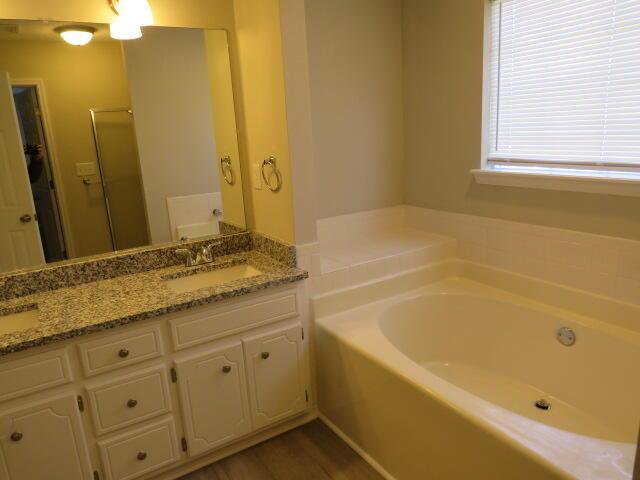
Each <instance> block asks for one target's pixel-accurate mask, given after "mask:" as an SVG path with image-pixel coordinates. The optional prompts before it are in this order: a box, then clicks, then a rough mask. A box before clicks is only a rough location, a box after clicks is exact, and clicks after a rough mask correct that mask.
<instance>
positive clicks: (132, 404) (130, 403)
mask: <svg viewBox="0 0 640 480" xmlns="http://www.w3.org/2000/svg"><path fill="white" fill-rule="evenodd" d="M137 406H138V400H135V399H133V398H132V399H131V400H129V401H128V402H127V407H129V408H136V407H137Z"/></svg>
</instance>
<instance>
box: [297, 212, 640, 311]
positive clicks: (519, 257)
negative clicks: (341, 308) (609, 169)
mask: <svg viewBox="0 0 640 480" xmlns="http://www.w3.org/2000/svg"><path fill="white" fill-rule="evenodd" d="M639 221H640V219H639ZM416 231H419V232H423V233H428V234H435V235H439V236H440V238H448V239H449V240H452V241H454V243H453V244H452V243H448V244H447V243H445V245H447V247H446V248H445V250H444V251H441V252H440V253H438V252H437V249H436V250H435V251H432V253H431V254H429V253H423V254H417V253H413V254H412V253H410V250H409V247H408V245H409V242H410V240H408V239H409V238H410V236H411V235H412V232H416ZM393 232H395V237H396V240H397V241H396V242H395V245H396V246H397V248H398V249H400V248H401V245H402V240H398V238H401V237H402V235H401V233H402V232H405V233H407V234H408V236H407V237H406V238H405V241H406V243H405V245H407V249H405V251H404V252H400V253H397V254H396V255H399V256H397V258H396V259H395V260H399V259H401V261H400V262H398V261H395V260H394V259H393V257H394V256H393V255H387V256H384V255H379V256H378V258H375V252H374V251H372V253H371V256H372V259H370V264H369V266H370V268H368V267H367V268H365V267H362V266H360V267H356V268H354V266H356V265H357V264H355V263H351V264H349V262H344V261H342V263H341V262H340V260H341V258H339V257H338V256H336V255H335V253H344V252H339V249H336V248H335V246H336V245H338V246H339V245H345V244H348V241H349V239H352V238H362V239H364V240H363V241H364V242H369V243H371V244H374V243H376V242H377V243H378V244H379V245H382V246H381V247H380V250H379V251H382V252H384V248H385V247H384V245H385V242H386V245H387V247H386V248H394V247H393V245H394V242H393V241H392V240H391V239H392V238H393V235H391V233H393ZM318 239H319V242H318V243H315V244H309V245H301V246H298V257H299V265H300V267H301V268H304V269H305V270H308V271H309V272H310V275H311V277H312V282H313V283H314V285H313V293H314V294H316V295H317V294H321V293H326V292H327V291H331V290H336V289H339V288H345V287H348V286H351V285H355V284H358V283H363V282H365V281H370V280H373V279H375V278H380V277H382V276H384V275H389V274H391V273H394V271H399V270H406V269H408V268H411V267H418V266H420V265H425V264H427V263H432V262H433V261H436V260H438V259H441V258H446V256H452V257H453V256H458V257H460V258H463V259H465V260H470V261H473V262H476V263H480V264H486V265H490V266H494V267H498V268H501V269H504V270H508V271H513V272H516V273H520V274H523V275H527V276H531V277H534V278H540V279H543V280H547V281H551V282H554V283H558V284H560V285H565V286H569V287H572V288H576V289H579V290H585V291H588V292H591V293H596V294H599V295H603V296H606V297H610V298H614V299H616V300H619V301H623V302H627V303H633V304H640V242H639V241H634V240H629V239H624V238H617V237H607V236H602V235H595V234H589V233H584V232H577V231H572V230H563V229H558V228H550V227H543V226H539V225H533V224H527V223H518V222H511V221H505V220H499V219H494V218H488V217H478V216H474V215H464V214H457V213H451V212H445V211H439V210H430V209H425V208H419V207H413V206H407V205H404V206H398V207H392V208H386V209H381V210H373V211H369V212H362V213H357V214H352V215H345V216H341V217H334V218H329V219H323V220H319V221H318ZM352 244H353V242H352ZM356 247H357V246H356V245H354V247H353V248H354V251H356V252H357V249H356ZM365 248H366V247H365ZM332 250H333V251H332ZM427 251H428V250H427ZM371 262H372V263H371Z"/></svg>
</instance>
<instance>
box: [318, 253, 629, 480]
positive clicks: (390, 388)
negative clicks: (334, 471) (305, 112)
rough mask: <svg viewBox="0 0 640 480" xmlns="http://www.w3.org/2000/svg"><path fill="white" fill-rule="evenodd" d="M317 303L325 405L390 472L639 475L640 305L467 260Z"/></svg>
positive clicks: (422, 475)
mask: <svg viewBox="0 0 640 480" xmlns="http://www.w3.org/2000/svg"><path fill="white" fill-rule="evenodd" d="M492 285H493V286H492ZM495 286H501V287H502V288H500V289H498V288H495ZM523 294H526V295H523ZM540 300H545V301H544V302H541V301H540ZM314 306H315V310H316V312H315V313H316V325H317V330H316V340H317V342H316V350H317V357H318V368H317V371H318V391H319V406H320V411H321V412H322V415H323V416H324V418H325V420H326V421H327V422H328V423H329V424H330V425H331V426H332V427H333V428H335V429H336V430H337V431H338V432H339V433H340V434H341V435H343V436H344V437H345V438H346V439H347V440H348V441H349V442H350V443H352V445H353V446H354V447H356V448H357V449H358V450H360V451H361V453H363V454H364V455H365V457H367V458H368V459H369V460H371V461H372V463H374V464H375V465H376V466H377V467H378V468H379V469H380V470H381V471H382V472H383V473H384V474H385V475H387V476H388V477H389V478H396V479H398V480H404V479H427V478H429V479H430V478H433V479H438V480H439V479H449V478H451V479H458V478H460V479H474V480H475V479H483V478H486V479H503V478H504V479H518V480H520V479H526V478H531V479H545V478H580V479H607V480H614V479H629V478H631V474H632V470H633V459H634V456H635V451H636V440H637V435H638V428H639V423H640V333H639V332H638V329H639V328H640V308H638V307H634V306H632V305H627V304H622V303H618V302H612V301H609V300H606V299H603V298H599V297H594V296H591V295H588V294H584V293H580V292H577V291H573V290H568V289H563V288H561V287H559V286H555V285H552V284H546V283H541V282H537V281H534V280H532V279H528V278H526V277H521V276H518V275H512V274H508V273H506V272H501V271H499V270H494V269H491V268H487V267H481V266H478V265H474V264H469V263H465V262H461V261H450V262H446V263H443V264H441V265H438V266H436V267H432V268H429V269H423V270H417V271H414V272H412V273H410V274H406V275H403V276H399V277H396V278H393V279H388V280H386V281H382V282H378V283H376V284H370V285H368V286H364V287H360V288H356V289H351V290H349V291H343V292H339V293H337V294H333V295H327V296H324V297H320V298H318V299H315V300H314ZM569 306H571V310H569V309H568V308H567V307H569ZM588 312H593V313H594V314H596V315H595V316H598V317H600V318H593V317H590V316H587V315H585V313H588ZM603 316H605V318H603ZM604 320H606V321H604ZM561 327H569V328H571V329H572V330H573V331H574V332H575V334H576V342H575V344H574V345H572V346H565V345H563V344H561V343H560V342H559V341H558V339H557V338H556V332H557V331H558V329H559V328H561ZM537 400H545V401H547V402H548V403H550V405H551V406H550V408H549V409H548V410H542V409H540V408H539V407H536V406H535V405H534V403H535V402H536V401H537Z"/></svg>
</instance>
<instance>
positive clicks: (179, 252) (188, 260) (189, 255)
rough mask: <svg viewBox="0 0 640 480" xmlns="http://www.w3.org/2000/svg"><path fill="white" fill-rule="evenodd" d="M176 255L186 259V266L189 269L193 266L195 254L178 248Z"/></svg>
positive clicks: (186, 249)
mask: <svg viewBox="0 0 640 480" xmlns="http://www.w3.org/2000/svg"><path fill="white" fill-rule="evenodd" d="M176 255H177V256H178V257H180V258H184V260H185V265H186V266H187V267H191V266H193V254H192V253H191V250H189V249H188V248H177V249H176Z"/></svg>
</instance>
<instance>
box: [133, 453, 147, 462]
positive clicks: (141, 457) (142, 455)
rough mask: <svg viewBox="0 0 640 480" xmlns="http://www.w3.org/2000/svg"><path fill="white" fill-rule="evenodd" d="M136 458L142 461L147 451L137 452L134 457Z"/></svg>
mask: <svg viewBox="0 0 640 480" xmlns="http://www.w3.org/2000/svg"><path fill="white" fill-rule="evenodd" d="M136 458H137V459H138V460H140V461H143V460H146V458H147V452H138V455H137V457H136Z"/></svg>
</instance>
